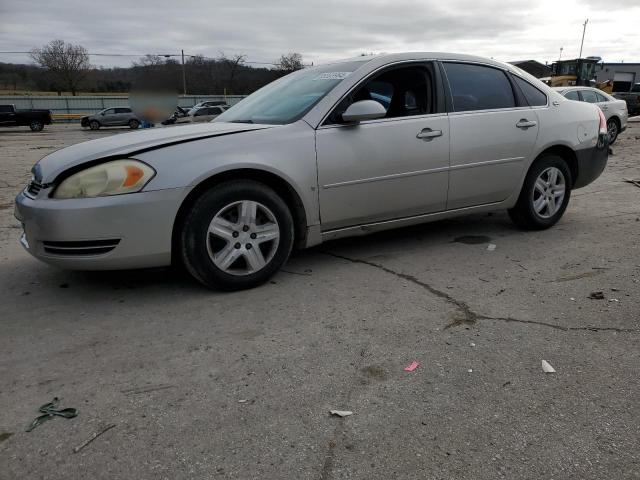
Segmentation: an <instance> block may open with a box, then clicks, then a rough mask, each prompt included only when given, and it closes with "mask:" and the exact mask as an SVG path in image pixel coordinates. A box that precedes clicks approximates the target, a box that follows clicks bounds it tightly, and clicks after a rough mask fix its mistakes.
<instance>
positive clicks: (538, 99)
mask: <svg viewBox="0 0 640 480" xmlns="http://www.w3.org/2000/svg"><path fill="white" fill-rule="evenodd" d="M513 78H514V79H515V81H516V83H517V84H518V87H520V90H522V93H523V95H524V98H526V99H527V103H528V104H529V105H530V106H532V107H542V106H544V105H546V104H547V96H546V95H545V94H544V93H542V92H541V91H540V90H538V89H537V88H536V87H534V86H533V85H531V84H530V83H529V82H527V81H525V80H523V79H521V78H520V77H516V76H515V75H513Z"/></svg>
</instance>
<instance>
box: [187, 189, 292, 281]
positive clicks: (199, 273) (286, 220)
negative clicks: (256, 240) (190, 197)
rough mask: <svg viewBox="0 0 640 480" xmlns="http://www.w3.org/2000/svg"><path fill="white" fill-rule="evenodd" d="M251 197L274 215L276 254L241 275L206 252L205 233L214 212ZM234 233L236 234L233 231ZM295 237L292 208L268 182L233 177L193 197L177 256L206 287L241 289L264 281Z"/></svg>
mask: <svg viewBox="0 0 640 480" xmlns="http://www.w3.org/2000/svg"><path fill="white" fill-rule="evenodd" d="M244 200H250V201H255V202H259V203H260V204H262V205H264V206H265V207H267V208H268V209H269V210H270V211H271V212H272V213H273V215H274V217H275V219H276V221H277V224H278V230H279V235H280V238H279V241H278V245H277V247H275V248H274V249H275V254H273V257H272V258H271V260H270V261H268V262H267V263H266V265H265V266H264V267H263V268H262V269H261V270H258V271H256V272H253V273H247V274H244V275H233V274H230V273H227V272H225V271H224V270H222V269H220V268H218V266H216V265H215V264H214V262H213V260H212V259H211V257H210V256H209V248H208V242H209V241H210V237H209V235H208V234H207V231H208V228H209V224H210V223H211V221H212V219H213V218H214V216H215V215H216V214H217V213H218V212H220V211H222V210H223V209H224V208H226V207H227V206H228V205H231V204H233V203H235V202H240V201H244ZM234 235H235V234H234ZM293 241H294V225H293V218H292V216H291V212H290V210H289V208H288V207H287V205H286V204H285V202H284V201H283V200H282V198H280V197H279V196H278V194H276V193H275V192H274V191H273V190H272V189H271V188H269V187H268V186H266V185H264V184H262V183H259V182H256V181H253V180H232V181H228V182H224V183H221V184H218V185H216V186H214V187H213V188H212V189H210V190H207V191H205V192H204V193H202V195H201V196H200V197H199V198H198V199H197V200H196V201H195V203H194V204H193V206H192V207H191V209H190V211H189V212H188V214H187V215H186V217H185V219H184V221H183V222H182V226H181V235H180V256H181V258H182V262H183V264H184V266H185V267H186V269H187V271H188V272H189V273H191V275H192V276H193V277H194V278H195V279H196V280H198V281H199V282H201V283H202V284H204V285H205V286H207V287H210V288H214V289H219V290H227V291H232V290H243V289H247V288H253V287H256V286H258V285H261V284H262V283H264V282H266V281H267V280H268V279H269V278H271V276H273V275H274V274H275V273H276V272H277V271H278V269H279V268H280V267H281V266H282V265H283V264H284V263H285V262H286V261H287V259H288V258H289V255H290V254H291V250H292V248H293Z"/></svg>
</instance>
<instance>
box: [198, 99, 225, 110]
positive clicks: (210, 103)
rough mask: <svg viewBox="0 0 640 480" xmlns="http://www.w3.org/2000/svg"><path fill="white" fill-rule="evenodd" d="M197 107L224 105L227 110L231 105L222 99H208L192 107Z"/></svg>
mask: <svg viewBox="0 0 640 480" xmlns="http://www.w3.org/2000/svg"><path fill="white" fill-rule="evenodd" d="M197 107H222V108H224V109H225V110H226V109H228V108H229V105H227V103H226V102H223V101H221V100H207V101H205V102H200V103H196V104H195V105H194V106H193V107H191V108H197Z"/></svg>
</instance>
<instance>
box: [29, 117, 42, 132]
mask: <svg viewBox="0 0 640 480" xmlns="http://www.w3.org/2000/svg"><path fill="white" fill-rule="evenodd" d="M29 128H30V129H31V131H32V132H41V131H42V129H43V128H44V123H42V122H41V121H40V120H32V121H31V123H30V124H29Z"/></svg>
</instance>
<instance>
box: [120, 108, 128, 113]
mask: <svg viewBox="0 0 640 480" xmlns="http://www.w3.org/2000/svg"><path fill="white" fill-rule="evenodd" d="M116 113H131V109H130V108H116Z"/></svg>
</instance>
